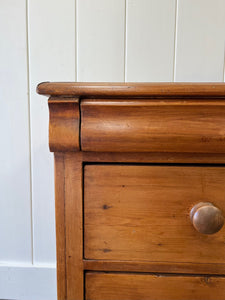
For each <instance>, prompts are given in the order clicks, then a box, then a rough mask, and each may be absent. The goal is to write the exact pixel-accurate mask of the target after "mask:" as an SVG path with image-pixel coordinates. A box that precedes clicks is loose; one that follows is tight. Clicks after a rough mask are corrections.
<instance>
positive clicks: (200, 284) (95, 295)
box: [86, 272, 225, 300]
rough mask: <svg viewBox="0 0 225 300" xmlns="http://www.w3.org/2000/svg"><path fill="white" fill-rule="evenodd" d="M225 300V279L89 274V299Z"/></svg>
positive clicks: (87, 296) (87, 291) (87, 293)
mask: <svg viewBox="0 0 225 300" xmlns="http://www.w3.org/2000/svg"><path fill="white" fill-rule="evenodd" d="M165 299H166V300H224V299H225V278H224V277H206V276H164V275H160V276H155V275H150V274H148V275H146V274H145V275H143V274H113V273H107V274H104V273H91V272H90V273H87V274H86V300H165Z"/></svg>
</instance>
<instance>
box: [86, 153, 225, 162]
mask: <svg viewBox="0 0 225 300" xmlns="http://www.w3.org/2000/svg"><path fill="white" fill-rule="evenodd" d="M82 158H83V161H84V162H113V163H122V162H125V163H128V162H130V163H165V164H178V163H179V164H215V165H217V164H224V163H225V154H223V153H215V154H213V153H194V154H193V153H168V152H158V153H154V152H142V153H141V152H139V153H138V152H133V153H132V152H82Z"/></svg>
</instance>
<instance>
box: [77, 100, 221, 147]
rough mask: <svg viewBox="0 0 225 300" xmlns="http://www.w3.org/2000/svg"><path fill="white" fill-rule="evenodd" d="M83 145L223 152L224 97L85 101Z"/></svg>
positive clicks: (82, 123) (82, 113)
mask: <svg viewBox="0 0 225 300" xmlns="http://www.w3.org/2000/svg"><path fill="white" fill-rule="evenodd" d="M81 149H82V150H83V151H105V152H181V153H182V152H195V153H197V152H198V153H225V101H223V100H203V99H202V100H191V99H187V100H171V99H168V100H165V99H164V100H160V99H158V100H152V99H149V100H141V99H139V100H135V99H134V100H110V99H106V100H105V101H104V100H103V99H101V100H95V99H93V100H90V99H83V100H82V103H81Z"/></svg>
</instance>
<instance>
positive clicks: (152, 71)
mask: <svg viewBox="0 0 225 300" xmlns="http://www.w3.org/2000/svg"><path fill="white" fill-rule="evenodd" d="M175 4H176V0H127V28H126V32H127V34H126V36H127V43H126V45H127V46H126V53H127V59H126V81H128V82H130V81H146V82H148V81H150V82H151V81H172V80H173V65H174V35H175V12H176V5H175Z"/></svg>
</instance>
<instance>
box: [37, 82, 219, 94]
mask: <svg viewBox="0 0 225 300" xmlns="http://www.w3.org/2000/svg"><path fill="white" fill-rule="evenodd" d="M37 93H39V94H42V95H51V96H75V97H78V96H81V97H132V98H135V97H154V96H162V97H168V96H175V97H176V96H187V97H193V96H204V97H225V84H224V83H173V82H160V83H120V82H116V83H109V82H105V83H104V82H98V83H97V82H96V83H94V82H89V83H88V82H42V83H40V84H39V85H38V86H37Z"/></svg>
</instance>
